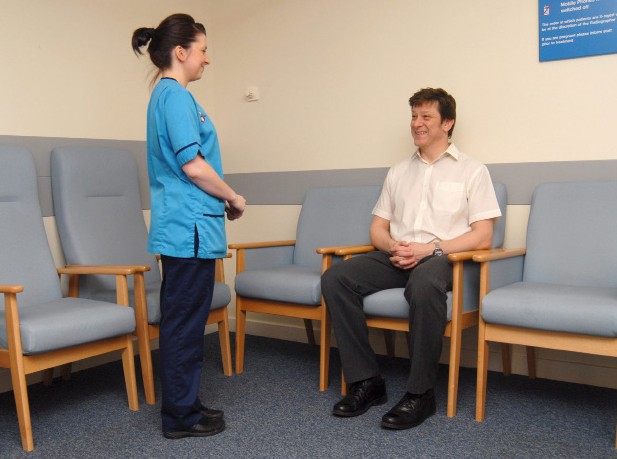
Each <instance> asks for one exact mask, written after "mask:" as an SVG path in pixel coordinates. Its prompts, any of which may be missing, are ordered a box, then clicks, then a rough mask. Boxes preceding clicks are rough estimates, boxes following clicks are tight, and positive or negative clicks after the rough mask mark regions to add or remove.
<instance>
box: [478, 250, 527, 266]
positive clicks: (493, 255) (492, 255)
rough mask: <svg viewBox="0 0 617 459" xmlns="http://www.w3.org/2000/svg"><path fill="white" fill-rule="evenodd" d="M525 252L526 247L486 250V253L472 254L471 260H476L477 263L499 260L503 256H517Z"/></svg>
mask: <svg viewBox="0 0 617 459" xmlns="http://www.w3.org/2000/svg"><path fill="white" fill-rule="evenodd" d="M526 253H527V250H526V249H501V250H495V251H492V250H491V251H488V252H486V253H481V254H478V255H474V256H473V261H477V262H478V263H483V262H485V261H493V260H501V259H503V258H512V257H518V256H520V255H525V254H526Z"/></svg>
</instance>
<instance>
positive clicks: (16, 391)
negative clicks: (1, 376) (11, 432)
mask: <svg viewBox="0 0 617 459" xmlns="http://www.w3.org/2000/svg"><path fill="white" fill-rule="evenodd" d="M17 358H18V359H19V360H20V362H19V364H18V365H17V366H16V367H13V368H11V381H12V383H13V395H14V396H15V407H16V408H17V422H18V423H19V433H20V435H21V445H22V448H23V449H24V451H32V450H33V449H34V439H33V436H32V420H31V419H30V403H29V402H28V387H27V385H26V374H25V372H24V364H23V358H21V357H19V356H18V357H17Z"/></svg>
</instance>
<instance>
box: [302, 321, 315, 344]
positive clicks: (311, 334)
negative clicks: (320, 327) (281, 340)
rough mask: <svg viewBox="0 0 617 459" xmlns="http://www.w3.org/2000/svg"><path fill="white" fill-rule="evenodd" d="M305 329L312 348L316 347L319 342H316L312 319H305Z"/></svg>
mask: <svg viewBox="0 0 617 459" xmlns="http://www.w3.org/2000/svg"><path fill="white" fill-rule="evenodd" d="M304 328H306V339H307V341H308V343H309V344H310V345H311V346H315V345H316V344H317V341H316V340H315V331H314V330H313V321H312V320H311V319H304Z"/></svg>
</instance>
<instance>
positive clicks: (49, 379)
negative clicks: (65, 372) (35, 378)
mask: <svg viewBox="0 0 617 459" xmlns="http://www.w3.org/2000/svg"><path fill="white" fill-rule="evenodd" d="M53 382H54V369H53V368H48V369H46V370H43V385H44V386H51V385H52V384H53Z"/></svg>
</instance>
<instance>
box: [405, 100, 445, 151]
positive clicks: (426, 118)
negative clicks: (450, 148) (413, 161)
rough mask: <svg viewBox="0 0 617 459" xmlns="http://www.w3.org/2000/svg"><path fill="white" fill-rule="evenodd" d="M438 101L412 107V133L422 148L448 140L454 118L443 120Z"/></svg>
mask: <svg viewBox="0 0 617 459" xmlns="http://www.w3.org/2000/svg"><path fill="white" fill-rule="evenodd" d="M437 107H438V105H437V102H425V103H423V104H421V105H416V106H414V107H412V108H411V135H412V137H413V140H414V143H415V144H416V146H417V147H418V148H420V150H422V149H425V148H428V147H431V146H432V145H437V144H441V143H443V142H444V141H445V142H447V141H448V131H449V130H450V128H451V127H452V120H445V121H442V119H441V115H440V114H439V110H438V108H437Z"/></svg>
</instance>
